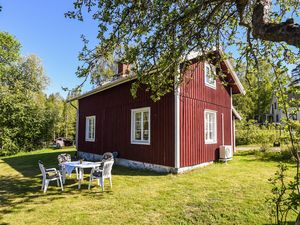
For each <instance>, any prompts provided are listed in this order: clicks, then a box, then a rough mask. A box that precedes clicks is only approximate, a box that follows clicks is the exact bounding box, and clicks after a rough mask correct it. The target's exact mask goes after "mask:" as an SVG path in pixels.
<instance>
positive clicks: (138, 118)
mask: <svg viewBox="0 0 300 225" xmlns="http://www.w3.org/2000/svg"><path fill="white" fill-rule="evenodd" d="M141 118H142V113H141V112H136V113H135V121H136V122H140V121H141Z"/></svg>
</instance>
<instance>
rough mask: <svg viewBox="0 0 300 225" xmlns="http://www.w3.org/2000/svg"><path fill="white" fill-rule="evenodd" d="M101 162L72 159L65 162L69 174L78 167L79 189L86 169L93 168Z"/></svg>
mask: <svg viewBox="0 0 300 225" xmlns="http://www.w3.org/2000/svg"><path fill="white" fill-rule="evenodd" d="M100 164H101V163H100V162H89V161H82V162H80V161H72V162H65V163H64V169H65V172H66V173H68V174H69V175H70V174H71V173H72V171H73V170H74V169H76V168H77V169H78V174H77V180H78V189H80V187H81V181H82V180H83V176H84V169H87V168H89V169H92V168H95V167H97V166H100Z"/></svg>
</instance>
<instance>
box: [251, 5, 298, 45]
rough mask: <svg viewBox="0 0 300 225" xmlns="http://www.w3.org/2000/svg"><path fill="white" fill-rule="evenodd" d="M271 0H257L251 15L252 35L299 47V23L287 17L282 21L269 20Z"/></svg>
mask: <svg viewBox="0 0 300 225" xmlns="http://www.w3.org/2000/svg"><path fill="white" fill-rule="evenodd" d="M271 2H272V0H257V2H256V5H255V7H254V10H253V15H252V35H253V37H255V38H259V39H262V40H266V41H273V42H281V41H283V42H286V43H287V44H289V45H293V46H296V47H300V24H296V23H294V20H293V19H288V20H287V21H286V22H282V23H272V22H270V21H269V10H270V7H271Z"/></svg>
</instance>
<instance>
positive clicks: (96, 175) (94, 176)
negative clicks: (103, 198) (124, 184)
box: [89, 160, 114, 191]
mask: <svg viewBox="0 0 300 225" xmlns="http://www.w3.org/2000/svg"><path fill="white" fill-rule="evenodd" d="M113 164H114V160H109V161H105V162H103V163H102V165H101V166H100V167H95V168H93V169H92V170H91V175H90V182H89V190H90V189H91V184H92V182H93V180H98V184H99V185H100V186H101V188H102V191H104V179H109V183H110V187H111V188H112V177H111V170H112V166H113Z"/></svg>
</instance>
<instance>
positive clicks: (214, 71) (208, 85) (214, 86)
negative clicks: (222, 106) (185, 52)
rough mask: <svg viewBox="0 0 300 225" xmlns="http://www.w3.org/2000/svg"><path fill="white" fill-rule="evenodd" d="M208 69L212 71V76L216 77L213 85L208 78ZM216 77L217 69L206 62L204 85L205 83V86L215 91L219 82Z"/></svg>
mask: <svg viewBox="0 0 300 225" xmlns="http://www.w3.org/2000/svg"><path fill="white" fill-rule="evenodd" d="M207 67H208V68H209V70H210V71H212V76H214V77H213V78H214V83H213V84H211V83H209V80H208V76H207V73H208V70H207ZM215 75H216V67H215V66H213V65H211V64H209V63H208V62H205V63H204V83H205V86H207V87H210V88H213V89H216V88H217V82H216V77H215Z"/></svg>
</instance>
